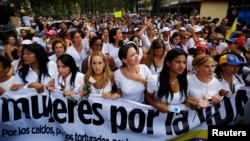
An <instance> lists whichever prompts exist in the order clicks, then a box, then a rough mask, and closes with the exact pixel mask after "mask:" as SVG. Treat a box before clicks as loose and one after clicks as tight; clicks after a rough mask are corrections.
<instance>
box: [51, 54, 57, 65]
mask: <svg viewBox="0 0 250 141" xmlns="http://www.w3.org/2000/svg"><path fill="white" fill-rule="evenodd" d="M49 60H50V61H53V62H55V63H56V61H57V57H56V54H52V55H50V56H49Z"/></svg>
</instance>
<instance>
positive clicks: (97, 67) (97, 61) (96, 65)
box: [91, 56, 105, 74]
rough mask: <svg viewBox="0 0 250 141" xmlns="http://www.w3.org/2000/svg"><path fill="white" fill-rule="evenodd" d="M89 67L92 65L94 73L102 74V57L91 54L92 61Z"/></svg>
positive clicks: (103, 64) (103, 65)
mask: <svg viewBox="0 0 250 141" xmlns="http://www.w3.org/2000/svg"><path fill="white" fill-rule="evenodd" d="M91 67H92V69H93V71H94V72H95V74H102V73H103V70H104V67H105V63H104V61H103V58H102V57H100V56H93V58H92V62H91Z"/></svg>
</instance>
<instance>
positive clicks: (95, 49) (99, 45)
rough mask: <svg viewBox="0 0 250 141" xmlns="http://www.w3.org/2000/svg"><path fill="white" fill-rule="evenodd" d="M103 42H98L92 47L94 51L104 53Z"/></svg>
mask: <svg viewBox="0 0 250 141" xmlns="http://www.w3.org/2000/svg"><path fill="white" fill-rule="evenodd" d="M102 45H103V42H102V40H101V39H98V40H96V41H95V42H94V43H93V45H92V51H93V52H94V51H102Z"/></svg>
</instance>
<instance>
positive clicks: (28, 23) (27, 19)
mask: <svg viewBox="0 0 250 141" xmlns="http://www.w3.org/2000/svg"><path fill="white" fill-rule="evenodd" d="M35 15H36V14H35V13H31V14H30V15H27V13H26V12H24V13H22V21H23V23H24V26H26V27H31V21H33V20H34V17H35Z"/></svg>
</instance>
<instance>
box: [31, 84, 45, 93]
mask: <svg viewBox="0 0 250 141" xmlns="http://www.w3.org/2000/svg"><path fill="white" fill-rule="evenodd" d="M28 88H35V89H36V90H37V92H38V93H42V92H44V85H43V84H41V83H38V82H32V83H30V84H28Z"/></svg>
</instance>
